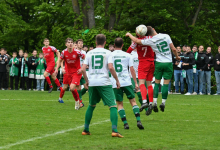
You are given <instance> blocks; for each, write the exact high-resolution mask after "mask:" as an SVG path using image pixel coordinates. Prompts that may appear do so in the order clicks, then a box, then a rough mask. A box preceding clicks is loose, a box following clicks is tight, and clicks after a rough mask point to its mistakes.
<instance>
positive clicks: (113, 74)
mask: <svg viewBox="0 0 220 150" xmlns="http://www.w3.org/2000/svg"><path fill="white" fill-rule="evenodd" d="M108 69H109V71H110V72H111V74H112V76H113V77H114V78H115V80H116V85H117V88H118V89H119V88H120V83H119V80H118V76H117V74H116V72H115V68H114V67H113V64H112V63H109V64H108Z"/></svg>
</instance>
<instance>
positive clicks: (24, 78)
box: [20, 52, 29, 90]
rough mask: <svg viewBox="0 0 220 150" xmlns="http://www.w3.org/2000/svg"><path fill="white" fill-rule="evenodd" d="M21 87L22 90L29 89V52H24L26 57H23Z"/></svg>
mask: <svg viewBox="0 0 220 150" xmlns="http://www.w3.org/2000/svg"><path fill="white" fill-rule="evenodd" d="M20 84H21V88H22V90H24V89H25V85H26V89H27V90H28V89H29V81H28V53H27V52H25V53H24V57H23V58H22V59H21V82H20Z"/></svg>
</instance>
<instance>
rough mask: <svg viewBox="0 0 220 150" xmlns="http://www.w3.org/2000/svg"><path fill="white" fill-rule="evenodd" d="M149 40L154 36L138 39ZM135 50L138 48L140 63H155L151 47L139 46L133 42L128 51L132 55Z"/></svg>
mask: <svg viewBox="0 0 220 150" xmlns="http://www.w3.org/2000/svg"><path fill="white" fill-rule="evenodd" d="M149 38H152V36H145V37H142V38H138V39H141V40H144V39H149ZM135 48H137V53H138V59H139V61H141V60H148V61H154V52H153V50H152V48H151V47H150V46H147V45H139V44H137V43H134V42H132V44H131V46H130V47H129V48H128V50H127V53H131V52H132V51H133V50H134V49H135Z"/></svg>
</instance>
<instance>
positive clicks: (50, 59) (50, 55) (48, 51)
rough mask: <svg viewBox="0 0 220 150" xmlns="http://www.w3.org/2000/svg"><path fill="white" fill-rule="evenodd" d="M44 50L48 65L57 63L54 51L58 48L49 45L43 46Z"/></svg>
mask: <svg viewBox="0 0 220 150" xmlns="http://www.w3.org/2000/svg"><path fill="white" fill-rule="evenodd" d="M42 51H43V53H44V58H45V59H46V63H47V65H55V60H54V52H56V51H57V49H56V48H55V47H54V46H48V47H42Z"/></svg>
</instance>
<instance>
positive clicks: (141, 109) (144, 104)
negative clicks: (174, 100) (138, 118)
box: [140, 103, 149, 112]
mask: <svg viewBox="0 0 220 150" xmlns="http://www.w3.org/2000/svg"><path fill="white" fill-rule="evenodd" d="M148 107H149V105H148V103H143V104H142V105H141V107H140V112H142V111H143V110H144V108H148Z"/></svg>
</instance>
